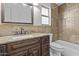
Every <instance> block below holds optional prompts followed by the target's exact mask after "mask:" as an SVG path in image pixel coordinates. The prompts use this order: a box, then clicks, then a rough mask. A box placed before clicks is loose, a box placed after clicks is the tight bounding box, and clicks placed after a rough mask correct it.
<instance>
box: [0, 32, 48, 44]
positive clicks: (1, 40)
mask: <svg viewBox="0 0 79 59" xmlns="http://www.w3.org/2000/svg"><path fill="white" fill-rule="evenodd" d="M46 35H49V34H47V33H32V34H26V35H12V36H3V37H0V44H6V43H10V42H16V41H20V40H25V39H31V38H36V37H41V36H46Z"/></svg>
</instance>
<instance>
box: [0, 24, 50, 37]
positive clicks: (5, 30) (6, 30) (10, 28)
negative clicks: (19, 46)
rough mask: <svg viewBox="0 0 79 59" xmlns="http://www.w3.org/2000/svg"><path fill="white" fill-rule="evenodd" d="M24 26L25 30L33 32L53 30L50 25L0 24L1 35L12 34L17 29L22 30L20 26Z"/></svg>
mask: <svg viewBox="0 0 79 59" xmlns="http://www.w3.org/2000/svg"><path fill="white" fill-rule="evenodd" d="M21 27H23V28H24V29H25V31H33V32H43V33H48V32H51V29H50V26H33V25H29V24H28V25H27V24H26V25H25V24H0V36H3V35H12V34H14V32H15V31H20V28H21Z"/></svg>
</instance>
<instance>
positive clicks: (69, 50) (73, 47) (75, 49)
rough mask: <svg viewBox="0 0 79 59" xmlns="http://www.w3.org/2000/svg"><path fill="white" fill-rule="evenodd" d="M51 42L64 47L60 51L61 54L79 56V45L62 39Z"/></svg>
mask: <svg viewBox="0 0 79 59" xmlns="http://www.w3.org/2000/svg"><path fill="white" fill-rule="evenodd" d="M52 43H55V44H59V45H61V46H62V47H63V48H64V52H63V53H62V55H64V56H79V45H77V44H74V43H70V42H67V41H63V40H57V41H55V42H52ZM53 45H54V44H53Z"/></svg>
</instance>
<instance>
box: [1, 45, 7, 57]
mask: <svg viewBox="0 0 79 59" xmlns="http://www.w3.org/2000/svg"><path fill="white" fill-rule="evenodd" d="M4 55H7V53H6V46H5V45H0V56H4Z"/></svg>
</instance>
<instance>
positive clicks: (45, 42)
mask: <svg viewBox="0 0 79 59" xmlns="http://www.w3.org/2000/svg"><path fill="white" fill-rule="evenodd" d="M49 45H50V44H49V36H43V37H41V55H42V56H49V55H50V48H49V47H50V46H49Z"/></svg>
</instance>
